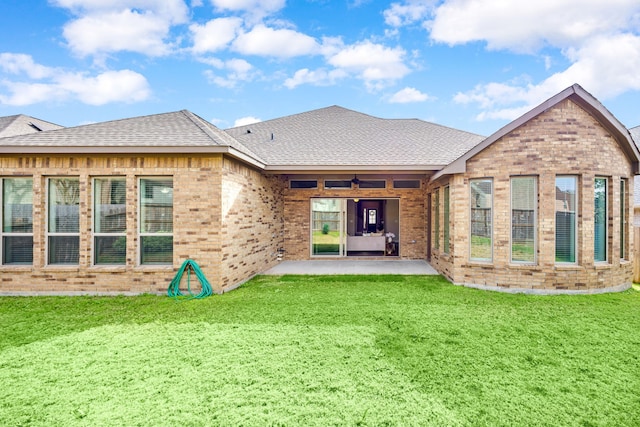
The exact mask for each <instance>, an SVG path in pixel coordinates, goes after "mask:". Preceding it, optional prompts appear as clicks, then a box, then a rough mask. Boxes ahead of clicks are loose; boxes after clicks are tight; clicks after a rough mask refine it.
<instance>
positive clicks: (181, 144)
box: [0, 110, 264, 167]
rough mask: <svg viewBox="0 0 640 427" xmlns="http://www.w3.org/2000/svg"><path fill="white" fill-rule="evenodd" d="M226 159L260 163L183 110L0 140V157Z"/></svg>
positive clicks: (261, 164)
mask: <svg viewBox="0 0 640 427" xmlns="http://www.w3.org/2000/svg"><path fill="white" fill-rule="evenodd" d="M213 152H217V153H229V154H231V155H234V156H235V157H238V158H241V159H242V160H244V161H248V162H249V163H253V164H255V165H257V166H260V167H263V166H264V161H262V159H260V158H259V157H258V156H257V155H256V154H255V153H253V152H252V151H251V150H249V149H248V148H247V147H245V146H243V145H242V144H241V143H240V142H238V141H236V140H235V139H234V138H232V137H231V136H229V134H227V133H225V132H224V131H222V130H220V129H218V128H217V127H215V126H213V125H212V124H211V123H209V122H207V121H206V120H204V119H202V118H200V117H199V116H197V115H195V114H193V113H191V112H190V111H187V110H182V111H177V112H172V113H164V114H154V115H150V116H142V117H134V118H128V119H122V120H114V121H108V122H102V123H95V124H89V125H83V126H76V127H69V128H63V129H59V130H52V131H48V132H41V133H37V134H29V135H19V136H14V137H8V138H0V153H70V154H76V153H109V154H119V153H213Z"/></svg>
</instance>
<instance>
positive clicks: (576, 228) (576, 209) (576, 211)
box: [554, 174, 580, 266]
mask: <svg viewBox="0 0 640 427" xmlns="http://www.w3.org/2000/svg"><path fill="white" fill-rule="evenodd" d="M560 178H571V179H573V182H574V184H575V187H574V188H575V195H574V196H575V201H574V205H575V207H574V214H575V218H574V225H573V234H574V237H573V249H574V250H573V252H574V261H558V260H557V258H558V220H557V213H558V210H557V204H556V206H555V209H554V246H555V249H554V260H555V261H554V262H555V264H556V265H569V266H570V265H578V260H579V255H580V252H579V250H580V247H579V246H578V244H579V240H578V234H579V224H578V221H579V206H580V205H579V203H580V194H579V193H580V191H579V188H580V179H579V177H578V175H571V174H568V175H556V177H555V180H554V184H555V185H554V189H555V191H557V188H558V179H560ZM556 197H557V196H554V201H557V200H558V199H557V198H556ZM554 203H555V202H554Z"/></svg>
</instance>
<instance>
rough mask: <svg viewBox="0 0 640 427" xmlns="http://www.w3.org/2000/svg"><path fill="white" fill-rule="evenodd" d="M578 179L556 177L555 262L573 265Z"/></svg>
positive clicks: (575, 253)
mask: <svg viewBox="0 0 640 427" xmlns="http://www.w3.org/2000/svg"><path fill="white" fill-rule="evenodd" d="M577 188H578V178H577V177H575V176H557V177H556V200H555V202H556V209H555V211H556V262H557V263H575V262H576V259H577V252H578V251H577V246H578V222H577V206H578V192H577Z"/></svg>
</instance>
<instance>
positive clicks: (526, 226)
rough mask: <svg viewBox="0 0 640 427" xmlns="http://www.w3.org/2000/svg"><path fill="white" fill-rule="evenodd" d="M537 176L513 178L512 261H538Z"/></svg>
mask: <svg viewBox="0 0 640 427" xmlns="http://www.w3.org/2000/svg"><path fill="white" fill-rule="evenodd" d="M537 205H538V189H537V178H536V177H533V176H523V177H513V178H511V262H516V263H529V264H533V263H535V262H536V252H537V246H536V243H537V242H536V238H537V224H536V221H537V219H536V218H537Z"/></svg>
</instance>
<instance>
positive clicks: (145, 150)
mask: <svg viewBox="0 0 640 427" xmlns="http://www.w3.org/2000/svg"><path fill="white" fill-rule="evenodd" d="M0 154H16V155H20V154H23V155H28V154H47V155H52V154H66V155H73V154H109V155H119V154H125V155H130V154H146V155H148V154H227V155H229V156H231V157H234V158H236V159H238V160H240V161H242V162H244V163H247V164H250V165H253V166H255V167H257V168H260V169H264V168H265V166H266V165H265V164H264V162H261V161H260V160H258V159H255V158H253V157H251V156H249V155H247V154H245V153H243V152H241V151H239V150H236V149H235V148H233V147H228V146H187V147H185V146H176V145H162V146H157V145H156V146H153V147H148V146H140V145H130V146H87V145H84V146H73V147H71V146H64V147H53V146H42V145H5V146H0Z"/></svg>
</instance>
